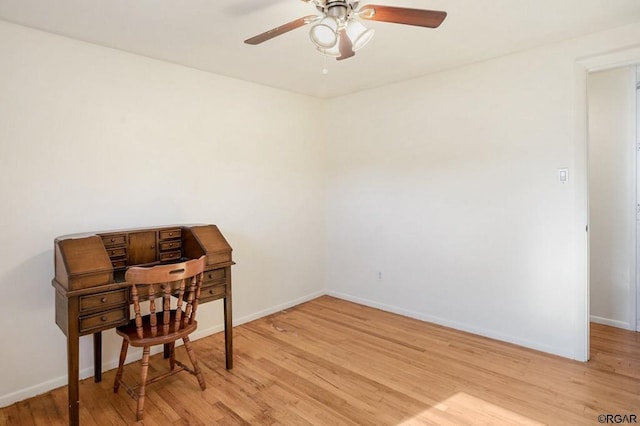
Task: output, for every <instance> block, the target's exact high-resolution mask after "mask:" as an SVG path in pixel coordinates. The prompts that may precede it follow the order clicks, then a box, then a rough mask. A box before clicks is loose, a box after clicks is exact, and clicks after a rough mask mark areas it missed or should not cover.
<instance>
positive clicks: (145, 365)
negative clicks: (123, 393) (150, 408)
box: [136, 346, 151, 421]
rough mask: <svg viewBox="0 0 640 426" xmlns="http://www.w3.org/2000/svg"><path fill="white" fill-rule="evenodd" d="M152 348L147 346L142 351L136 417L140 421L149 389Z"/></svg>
mask: <svg viewBox="0 0 640 426" xmlns="http://www.w3.org/2000/svg"><path fill="white" fill-rule="evenodd" d="M150 350H151V347H149V346H145V347H144V349H143V350H142V370H141V371H140V391H139V392H138V411H137V412H136V417H137V419H138V421H140V420H142V415H143V413H144V397H145V394H146V388H147V373H148V372H149V352H150Z"/></svg>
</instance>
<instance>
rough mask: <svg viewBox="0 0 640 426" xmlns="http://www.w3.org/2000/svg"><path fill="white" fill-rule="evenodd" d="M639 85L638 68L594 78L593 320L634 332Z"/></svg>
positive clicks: (591, 131) (590, 94)
mask: <svg viewBox="0 0 640 426" xmlns="http://www.w3.org/2000/svg"><path fill="white" fill-rule="evenodd" d="M635 86H636V68H635V66H630V67H622V68H616V69H613V70H607V71H601V72H597V73H592V74H590V75H589V79H588V98H589V105H588V107H589V146H588V148H589V149H588V152H589V247H590V271H589V281H590V286H591V287H590V288H591V295H590V296H591V297H590V303H591V319H592V321H595V322H598V323H602V324H607V325H611V326H614V327H621V328H626V329H630V330H635V303H631V302H635V267H636V262H635V255H636V249H635V232H636V229H635V214H634V213H635V198H636V197H635V191H636V184H635V181H636V165H635V162H636V149H635V143H634V142H635V137H634V136H635V123H636V88H635Z"/></svg>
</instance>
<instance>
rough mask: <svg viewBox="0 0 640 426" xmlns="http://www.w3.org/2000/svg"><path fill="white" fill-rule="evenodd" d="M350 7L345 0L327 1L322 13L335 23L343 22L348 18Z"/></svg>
mask: <svg viewBox="0 0 640 426" xmlns="http://www.w3.org/2000/svg"><path fill="white" fill-rule="evenodd" d="M351 10H352V6H351V4H350V3H348V2H347V1H345V0H333V1H332V0H330V1H328V2H327V3H326V4H325V6H324V10H322V12H323V13H324V14H325V15H326V16H330V17H332V18H335V19H336V20H337V21H340V22H345V21H346V20H347V19H348V18H349V14H350V13H351Z"/></svg>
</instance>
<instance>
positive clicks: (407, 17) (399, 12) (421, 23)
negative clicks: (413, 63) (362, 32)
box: [358, 4, 447, 28]
mask: <svg viewBox="0 0 640 426" xmlns="http://www.w3.org/2000/svg"><path fill="white" fill-rule="evenodd" d="M358 15H359V16H360V18H362V19H368V20H370V21H380V22H392V23H394V24H405V25H415V26H418V27H427V28H438V27H439V26H440V24H441V23H442V21H444V18H446V17H447V12H441V11H439V10H424V9H409V8H405V7H394V6H380V5H377V4H367V5H364V6H362V8H361V9H360V10H359V11H358Z"/></svg>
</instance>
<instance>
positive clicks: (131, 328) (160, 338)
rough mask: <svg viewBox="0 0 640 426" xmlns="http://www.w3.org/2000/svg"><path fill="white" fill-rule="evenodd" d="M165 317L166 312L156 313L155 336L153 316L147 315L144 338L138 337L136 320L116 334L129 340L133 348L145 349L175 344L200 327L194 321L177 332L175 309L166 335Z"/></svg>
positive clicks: (172, 311)
mask: <svg viewBox="0 0 640 426" xmlns="http://www.w3.org/2000/svg"><path fill="white" fill-rule="evenodd" d="M163 315H164V312H158V313H156V320H157V321H156V324H157V325H156V333H155V336H154V335H153V333H152V331H151V315H145V316H143V317H142V328H143V330H142V338H140V337H138V332H137V331H136V321H135V319H132V320H131V321H129V323H128V324H126V325H123V326H120V327H118V328H116V333H118V334H119V335H120V336H122V338H123V339H125V340H127V341H128V342H129V344H130V345H131V346H135V347H144V346H155V345H162V344H165V343H171V342H174V341H176V340H178V339H181V338H183V337H184V336H187V335H189V334H190V333H192V332H193V331H194V330H195V329H196V328H197V327H198V322H197V321H195V320H194V321H193V322H192V323H191V324H187V325H186V326H185V327H183V328H180V329H178V330H176V328H175V317H176V310H175V309H174V310H171V322H170V324H169V330H168V332H166V333H165V332H164V327H163V325H162V316H163ZM183 315H184V312H183Z"/></svg>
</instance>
